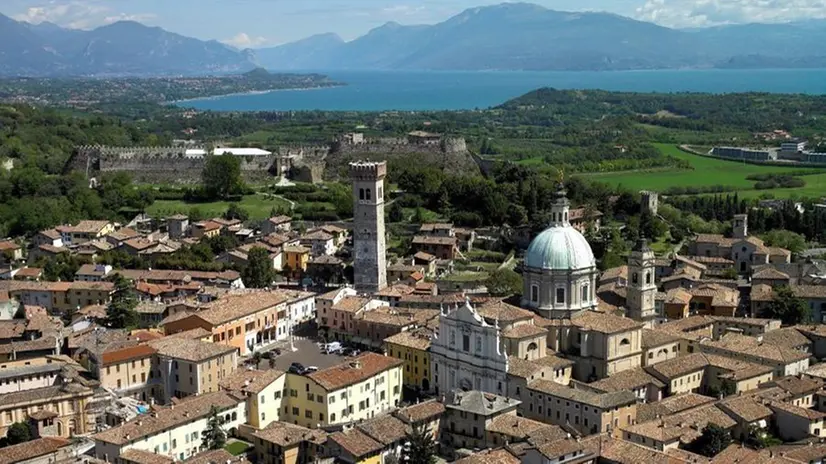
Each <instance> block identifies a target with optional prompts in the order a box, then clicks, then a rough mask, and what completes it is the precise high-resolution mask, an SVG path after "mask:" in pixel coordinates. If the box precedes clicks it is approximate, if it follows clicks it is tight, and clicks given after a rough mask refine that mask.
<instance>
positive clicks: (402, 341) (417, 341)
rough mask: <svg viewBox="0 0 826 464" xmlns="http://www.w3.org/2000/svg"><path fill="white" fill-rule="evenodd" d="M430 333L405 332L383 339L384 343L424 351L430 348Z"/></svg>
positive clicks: (426, 331)
mask: <svg viewBox="0 0 826 464" xmlns="http://www.w3.org/2000/svg"><path fill="white" fill-rule="evenodd" d="M431 336H432V332H431V331H429V330H423V331H422V330H415V331H409V330H405V331H403V332H399V333H397V334H396V335H392V336H390V337H387V338H385V339H384V342H385V343H392V344H395V345H401V346H405V347H408V348H413V349H416V350H421V351H426V350H427V349H428V348H430V339H431Z"/></svg>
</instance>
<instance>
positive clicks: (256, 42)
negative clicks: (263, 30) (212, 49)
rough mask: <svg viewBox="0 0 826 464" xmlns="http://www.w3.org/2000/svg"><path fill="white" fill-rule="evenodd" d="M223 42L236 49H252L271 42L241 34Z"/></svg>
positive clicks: (263, 38) (264, 38)
mask: <svg viewBox="0 0 826 464" xmlns="http://www.w3.org/2000/svg"><path fill="white" fill-rule="evenodd" d="M221 42H223V43H225V44H227V45H232V46H233V47H235V48H252V47H260V46H261V45H265V44H267V43H268V42H269V40H267V38H266V37H250V35H249V34H247V33H245V32H240V33H238V34H237V35H236V36H235V37H233V38H231V39H225V40H222V41H221Z"/></svg>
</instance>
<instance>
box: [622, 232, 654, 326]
mask: <svg viewBox="0 0 826 464" xmlns="http://www.w3.org/2000/svg"><path fill="white" fill-rule="evenodd" d="M654 260H655V256H654V252H653V251H651V248H649V246H648V242H647V241H646V240H645V239H644V238H641V239H640V240H639V241H638V242H637V244H636V246H634V249H633V250H631V254H630V256H629V257H628V287H627V289H626V303H625V306H626V313H627V315H628V317H630V318H631V319H634V320H636V321H642V322H646V323H650V322H652V321H653V319H654V318H655V317H656V316H657V310H656V307H655V302H654V300H655V298H656V296H657V284H656V282H655V280H654V279H655V265H654Z"/></svg>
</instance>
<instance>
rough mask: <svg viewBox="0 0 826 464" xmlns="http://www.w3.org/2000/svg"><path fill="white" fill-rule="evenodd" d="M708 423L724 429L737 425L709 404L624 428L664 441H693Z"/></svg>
mask: <svg viewBox="0 0 826 464" xmlns="http://www.w3.org/2000/svg"><path fill="white" fill-rule="evenodd" d="M708 424H716V425H718V426H720V427H722V428H724V429H730V428H732V427H734V426H735V425H737V423H736V422H735V421H734V419H732V418H731V417H729V416H728V414H726V413H725V412H723V410H721V409H720V408H718V407H717V406H716V405H708V406H701V407H699V408H695V409H690V410H688V411H685V412H681V413H678V414H674V415H671V416H664V417H662V418H661V419H659V420H658V419H654V420H652V421H648V422H643V423H638V424H636V425H631V426H627V427H625V428H624V429H623V430H625V431H626V432H629V433H632V434H635V435H639V436H642V437H645V438H650V439H652V440H654V441H657V442H662V443H668V442H672V441H674V440H679V441H680V442H682V443H691V442H692V441H694V440H696V439H697V438H699V437H700V435H702V430H703V428H705V426H706V425H708Z"/></svg>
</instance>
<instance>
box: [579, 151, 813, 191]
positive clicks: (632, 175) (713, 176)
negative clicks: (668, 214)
mask: <svg viewBox="0 0 826 464" xmlns="http://www.w3.org/2000/svg"><path fill="white" fill-rule="evenodd" d="M655 145H656V147H657V148H658V149H659V150H660V151H661V152H662V153H663V154H664V155H669V156H673V157H675V158H680V159H683V160H686V161H688V162H689V163H691V166H692V167H693V168H694V169H691V170H682V169H671V170H660V171H650V172H645V171H637V172H614V173H599V174H591V175H587V177H588V178H589V179H593V180H598V181H601V182H607V183H610V184H613V185H624V186H626V187H632V188H633V189H635V190H655V191H663V190H666V189H668V188H669V187H702V186H714V185H725V186H732V187H735V188H737V189H738V191H740V192H748V196H754V197H757V196H760V195H761V194H764V193H769V192H771V193H773V194H775V195H776V196H778V197H784V196H785V197H788V196H791V195H792V194H794V193H795V192H797V194H798V195H804V193H803V192H805V194H808V195H814V194H816V193H815V192H817V191H820V192H823V190H822V188H820V187H819V186H826V175H825V174H816V175H811V176H805V177H804V178H803V179H804V180H805V181H806V187H803V188H800V189H777V190H754V184H755V181H752V180H748V179H746V177H747V176H749V175H752V174H768V173H772V174H787V173H801V172H811V173H817V172H821V171H819V170H817V169H812V168H798V167H783V166H760V165H755V164H745V163H742V162H738V161H728V160H722V159H715V158H709V157H705V156H699V155H693V154H690V153H686V152H684V151H682V150H680V149H679V148H678V147H677V146H676V145H669V144H655ZM741 196H743V195H742V193H741Z"/></svg>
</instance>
